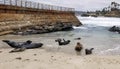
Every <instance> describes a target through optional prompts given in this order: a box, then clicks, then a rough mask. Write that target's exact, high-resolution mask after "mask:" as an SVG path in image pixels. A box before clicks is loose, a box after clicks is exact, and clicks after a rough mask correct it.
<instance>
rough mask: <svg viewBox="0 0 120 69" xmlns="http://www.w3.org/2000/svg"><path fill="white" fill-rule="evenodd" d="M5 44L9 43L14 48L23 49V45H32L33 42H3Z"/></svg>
mask: <svg viewBox="0 0 120 69" xmlns="http://www.w3.org/2000/svg"><path fill="white" fill-rule="evenodd" d="M2 41H3V42H5V43H7V44H8V45H9V46H10V47H12V48H21V47H22V46H23V45H28V44H31V43H32V41H31V40H27V41H26V42H14V41H10V40H2Z"/></svg>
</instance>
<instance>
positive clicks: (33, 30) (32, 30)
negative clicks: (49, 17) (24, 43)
mask: <svg viewBox="0 0 120 69" xmlns="http://www.w3.org/2000/svg"><path fill="white" fill-rule="evenodd" d="M72 29H73V28H72V23H69V22H59V21H58V22H56V23H52V24H49V23H46V24H44V25H38V26H31V27H29V28H27V29H25V30H20V31H16V32H15V33H14V34H15V35H30V34H41V33H49V32H55V31H68V30H72Z"/></svg>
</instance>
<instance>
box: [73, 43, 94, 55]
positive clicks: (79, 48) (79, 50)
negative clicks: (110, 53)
mask: <svg viewBox="0 0 120 69" xmlns="http://www.w3.org/2000/svg"><path fill="white" fill-rule="evenodd" d="M82 49H83V45H82V44H81V43H80V42H77V45H76V46H75V51H76V52H81V50H82ZM93 49H94V48H91V49H85V54H86V55H90V54H92V50H93Z"/></svg>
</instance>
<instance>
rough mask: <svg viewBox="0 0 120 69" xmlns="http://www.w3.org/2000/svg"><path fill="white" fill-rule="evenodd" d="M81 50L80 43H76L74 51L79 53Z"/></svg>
mask: <svg viewBox="0 0 120 69" xmlns="http://www.w3.org/2000/svg"><path fill="white" fill-rule="evenodd" d="M82 49H83V46H82V44H81V43H80V42H77V45H76V46H75V51H77V52H81V50H82Z"/></svg>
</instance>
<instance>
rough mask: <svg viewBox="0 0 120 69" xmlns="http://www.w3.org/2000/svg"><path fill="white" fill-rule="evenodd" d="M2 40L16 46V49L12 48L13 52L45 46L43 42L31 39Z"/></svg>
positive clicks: (13, 46)
mask: <svg viewBox="0 0 120 69" xmlns="http://www.w3.org/2000/svg"><path fill="white" fill-rule="evenodd" d="M2 41H3V42H5V43H7V44H8V45H9V46H10V47H12V48H14V50H12V51H11V52H20V51H24V50H25V49H33V48H39V47H42V46H43V43H32V41H31V40H27V41H26V42H15V41H10V40H2Z"/></svg>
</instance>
